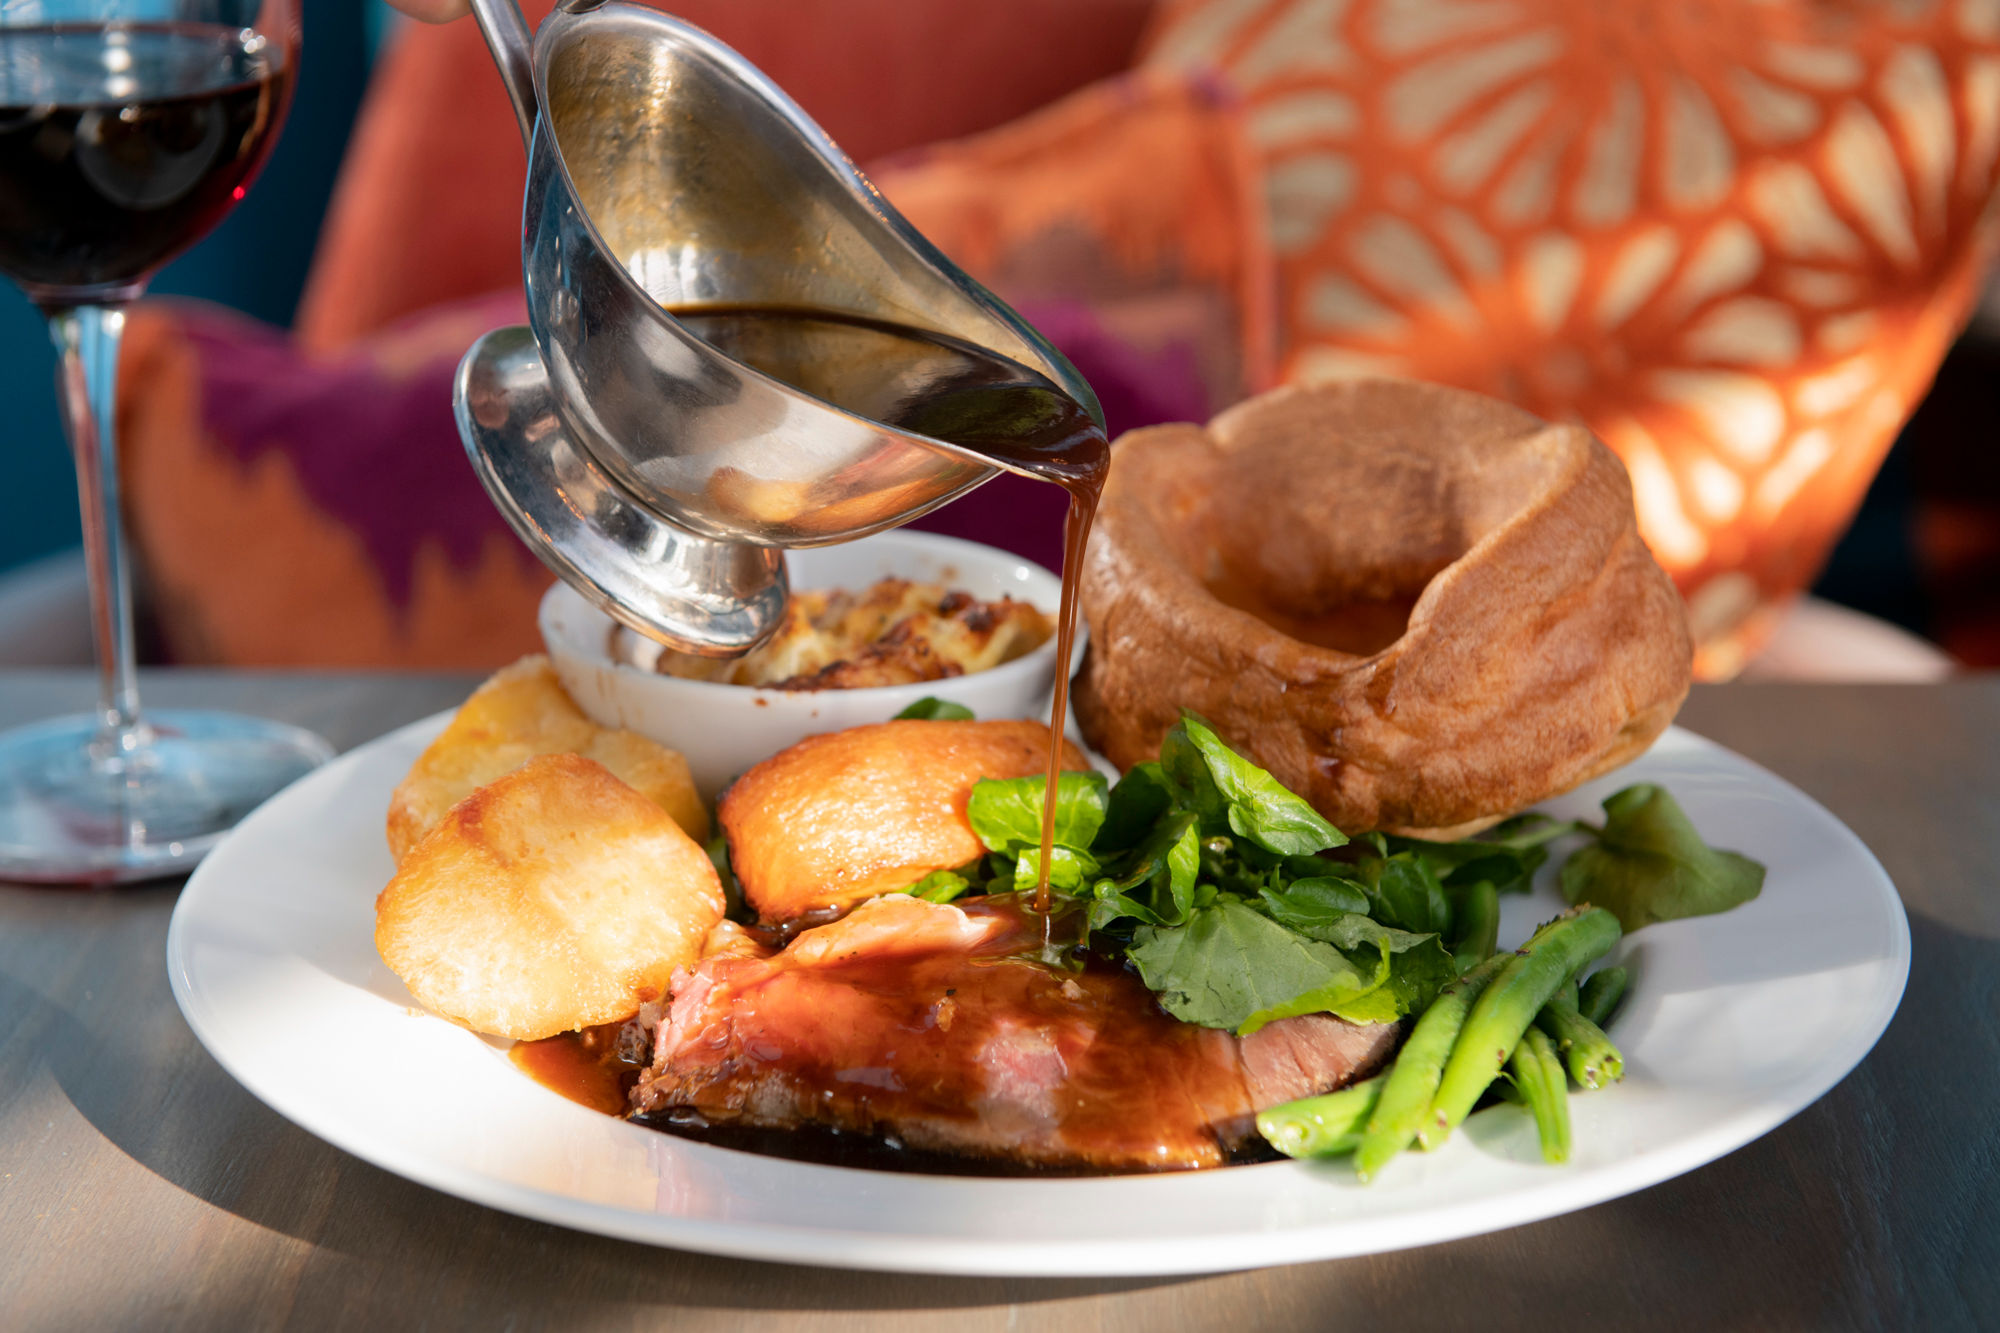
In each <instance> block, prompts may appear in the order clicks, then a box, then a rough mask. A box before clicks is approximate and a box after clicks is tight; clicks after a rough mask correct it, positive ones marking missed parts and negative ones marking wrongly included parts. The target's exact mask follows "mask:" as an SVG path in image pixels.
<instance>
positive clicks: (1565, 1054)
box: [1535, 982, 1625, 1088]
mask: <svg viewBox="0 0 2000 1333" xmlns="http://www.w3.org/2000/svg"><path fill="white" fill-rule="evenodd" d="M1535 1026H1536V1027H1537V1028H1540V1029H1541V1030H1542V1031H1543V1032H1546V1033H1548V1035H1549V1036H1550V1037H1551V1038H1552V1039H1553V1040H1554V1041H1555V1044H1556V1050H1557V1051H1559V1052H1561V1054H1562V1058H1563V1063H1564V1064H1565V1065H1566V1066H1568V1068H1569V1076H1570V1077H1571V1078H1572V1079H1574V1080H1575V1081H1576V1085H1577V1086H1578V1087H1579V1088H1601V1087H1603V1086H1604V1085H1605V1084H1607V1083H1616V1082H1617V1081H1618V1080H1619V1079H1621V1078H1624V1077H1625V1057H1624V1056H1623V1055H1621V1054H1619V1051H1618V1048H1617V1047H1616V1046H1614V1045H1612V1044H1611V1038H1609V1037H1607V1036H1605V1035H1604V1030H1603V1029H1602V1028H1600V1027H1598V1026H1597V1024H1595V1023H1593V1022H1591V1021H1590V1020H1589V1019H1587V1018H1585V1017H1584V1016H1583V1015H1582V1014H1580V1013H1578V1012H1577V990H1576V985H1575V983H1574V982H1572V983H1571V984H1569V985H1567V986H1564V987H1563V988H1562V989H1561V990H1559V991H1557V992H1556V993H1555V995H1553V996H1552V997H1550V999H1549V1002H1548V1003H1547V1004H1545V1005H1543V1006H1542V1012H1540V1013H1539V1014H1536V1015H1535Z"/></svg>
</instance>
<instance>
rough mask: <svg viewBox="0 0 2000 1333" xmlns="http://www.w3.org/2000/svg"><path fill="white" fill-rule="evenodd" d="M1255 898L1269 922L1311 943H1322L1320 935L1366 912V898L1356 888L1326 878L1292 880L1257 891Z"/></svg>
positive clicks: (1342, 880)
mask: <svg viewBox="0 0 2000 1333" xmlns="http://www.w3.org/2000/svg"><path fill="white" fill-rule="evenodd" d="M1258 897H1259V898H1260V899H1261V900H1262V901H1263V904H1264V910H1265V911H1266V912H1267V913H1269V914H1270V917H1271V919H1272V920H1273V921H1276V922H1277V923H1278V924H1279V925H1281V926H1289V927H1291V928H1292V929H1293V930H1296V931H1298V932H1299V933H1300V934H1301V935H1310V936H1311V937H1312V938H1314V939H1326V938H1327V937H1326V936H1325V935H1322V934H1320V933H1319V932H1320V931H1322V930H1331V929H1333V928H1334V927H1336V926H1337V925H1338V924H1339V923H1340V922H1343V921H1345V920H1346V919H1347V918H1348V917H1351V916H1354V915H1356V914H1357V913H1361V914H1365V913H1366V912H1367V911H1368V895H1367V894H1366V893H1364V892H1363V891H1362V888H1361V886H1360V885H1359V884H1356V883H1355V882H1354V881H1353V880H1351V879H1336V878H1334V877H1333V876H1330V875H1328V876H1319V877H1316V878H1313V879H1295V880H1293V881H1292V882H1291V883H1290V884H1287V885H1285V887H1284V888H1282V889H1263V890H1260V891H1259V893H1258ZM1362 919H1363V920H1364V921H1365V920H1367V917H1366V916H1365V915H1363V916H1362ZM1328 942H1329V943H1332V942H1333V941H1330V940H1329V941H1328ZM1342 947H1343V948H1351V947H1352V946H1351V945H1343V946H1342Z"/></svg>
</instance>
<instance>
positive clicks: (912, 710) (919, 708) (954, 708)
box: [894, 694, 972, 722]
mask: <svg viewBox="0 0 2000 1333" xmlns="http://www.w3.org/2000/svg"><path fill="white" fill-rule="evenodd" d="M906 718H914V719H916V720H918V721H921V722H970V721H972V710H971V709H970V708H967V707H966V706H965V705H964V704H962V703H958V702H955V701H954V700H951V699H940V698H938V697H937V696H936V695H934V694H927V695H925V696H924V697H923V698H921V699H919V700H917V701H916V702H915V703H913V704H911V705H910V706H909V707H908V708H905V709H904V710H903V711H902V712H900V713H898V714H896V716H895V719H894V720H895V721H898V722H901V721H903V720H905V719H906Z"/></svg>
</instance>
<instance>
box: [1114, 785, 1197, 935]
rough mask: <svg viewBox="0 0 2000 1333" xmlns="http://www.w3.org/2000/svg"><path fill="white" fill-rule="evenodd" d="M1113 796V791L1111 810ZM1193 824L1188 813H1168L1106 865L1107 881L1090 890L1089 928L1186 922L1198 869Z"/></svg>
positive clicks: (1192, 899) (1191, 904)
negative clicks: (1122, 923) (1124, 923)
mask: <svg viewBox="0 0 2000 1333" xmlns="http://www.w3.org/2000/svg"><path fill="white" fill-rule="evenodd" d="M1117 795H1118V793H1117V791H1116V790H1115V789H1114V790H1113V792H1112V804H1113V806H1114V807H1115V806H1116V804H1117ZM1195 822H1196V821H1195V817H1194V815H1193V814H1192V813H1191V812H1189V811H1185V810H1182V811H1174V812H1171V813H1169V814H1168V815H1167V816H1166V817H1165V818H1163V819H1161V820H1159V821H1158V822H1157V823H1156V824H1154V825H1153V828H1152V830H1151V832H1149V833H1148V834H1147V835H1146V839H1145V841H1143V842H1141V843H1140V844H1139V845H1138V846H1137V847H1135V848H1133V849H1132V850H1131V851H1129V852H1127V853H1125V854H1124V855H1123V856H1121V857H1119V858H1118V860H1117V862H1115V863H1114V864H1113V865H1111V866H1109V867H1107V870H1108V871H1109V874H1108V875H1107V877H1106V878H1103V879H1100V880H1098V881H1097V882H1096V883H1095V884H1094V885H1092V886H1091V895H1092V897H1093V898H1094V899H1095V901H1094V902H1093V903H1092V904H1091V909H1090V926H1091V929H1092V930H1105V929H1108V928H1109V927H1110V926H1111V925H1112V924H1113V923H1114V922H1117V921H1119V920H1120V919H1122V918H1125V917H1131V918H1132V919H1133V920H1135V921H1139V922H1142V923H1144V924H1146V925H1149V926H1178V925H1180V924H1182V923H1183V922H1185V921H1186V920H1187V916H1188V913H1189V911H1191V910H1192V909H1193V907H1194V890H1195V881H1196V878H1197V876H1198V875H1199V874H1200V871H1201V852H1200V843H1199V842H1198V841H1197V839H1196V837H1195ZM1099 841H1100V842H1101V841H1102V839H1101V838H1100V840H1099Z"/></svg>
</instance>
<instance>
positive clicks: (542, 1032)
mask: <svg viewBox="0 0 2000 1333" xmlns="http://www.w3.org/2000/svg"><path fill="white" fill-rule="evenodd" d="M722 912H723V898H722V884H721V882H720V881H719V880H718V879H717V878H716V874H715V867H714V865H713V864H711V863H710V861H709V859H708V853H707V852H705V851H703V850H702V848H701V846H700V844H698V843H696V842H695V840H694V839H693V838H691V837H689V836H688V835H687V833H686V831H685V830H683V829H682V828H681V826H680V825H679V824H677V823H675V822H674V820H673V819H672V818H670V817H669V816H668V815H667V813H666V812H665V811H664V810H662V809H661V808H660V807H659V805H658V804H657V803H656V802H654V801H652V800H650V799H648V798H647V797H645V796H642V795H640V794H639V793H638V792H637V791H634V790H633V789H632V788H631V787H629V786H627V785H626V784H625V783H623V782H620V781H619V780H618V779H617V778H616V777H614V776H613V775H612V773H611V772H610V770H609V769H607V768H606V767H605V766H604V765H602V764H600V763H598V762H597V761H595V760H593V759H586V758H583V757H582V756H580V755H573V754H553V755H541V756H537V757H535V758H532V759H530V760H528V762H527V763H525V764H523V765H522V766H521V767H519V768H517V769H515V770H514V771H513V772H511V773H508V774H506V775H504V776H502V777H500V778H498V779H496V780H495V781H493V782H491V783H489V784H487V785H486V786H483V787H481V788H480V789H479V790H478V791H476V792H474V793H473V794H472V795H470V796H468V797H466V798H465V799H464V800H463V801H460V802H459V803H458V804H457V805H455V806H453V807H452V808H451V810H450V811H449V812H448V813H447V814H446V815H445V816H444V818H443V819H442V820H440V821H439V822H438V824H437V827H435V828H433V829H432V830H431V831H430V832H429V833H427V834H425V835H424V838H423V840H422V841H420V842H418V843H417V845H416V846H415V847H413V848H411V849H410V851H409V852H408V853H407V854H406V855H405V856H404V858H403V863H402V865H401V866H400V867H398V869H397V871H396V877H395V878H394V879H392V880H390V881H389V887H388V888H386V889H384V890H382V893H381V895H380V896H379V897H378V898H377V899H376V900H375V947H376V949H377V950H379V951H380V953H381V955H382V959H383V961H384V962H386V963H388V965H389V968H390V970H391V971H393V972H394V973H395V974H396V975H397V976H399V977H401V978H402V979H403V984H404V985H406V986H408V987H409V988H410V993H411V994H412V995H415V996H416V997H417V998H418V999H419V1000H421V1001H422V1002H423V1003H424V1004H425V1005H426V1006H428V1007H429V1008H431V1009H432V1010H435V1011H436V1012H437V1013H440V1014H442V1015H444V1016H445V1017H446V1018H449V1019H451V1020H452V1021H453V1022H455V1023H459V1024H462V1025H464V1026H465V1027H469V1028H471V1029H473V1030H474V1031H476V1032H490V1033H493V1034H495V1035H497V1036H502V1037H513V1038H514V1039H516V1040H517V1041H528V1040H533V1039H535V1038H539V1037H549V1036H553V1035H555V1034H556V1033H558V1032H570V1031H574V1030H575V1029H577V1028H581V1027H588V1026H590V1025H592V1024H595V1023H612V1022H618V1021H620V1020H622V1019H626V1018H630V1017H631V1016H632V1015H633V1014H635V1013H637V1012H638V1011H639V1006H640V1005H642V1004H644V1003H646V1002H647V1001H649V1000H657V999H661V998H663V997H664V996H665V995H666V994H667V983H668V981H669V979H670V978H671V977H672V976H673V973H674V969H675V968H677V967H683V966H687V965H690V964H692V963H694V962H695V961H696V960H697V959H698V958H699V957H700V956H701V952H702V947H703V943H704V941H706V940H707V938H708V935H709V931H710V929H711V928H713V927H714V926H715V924H716V923H717V922H718V921H720V920H721V919H722Z"/></svg>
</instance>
